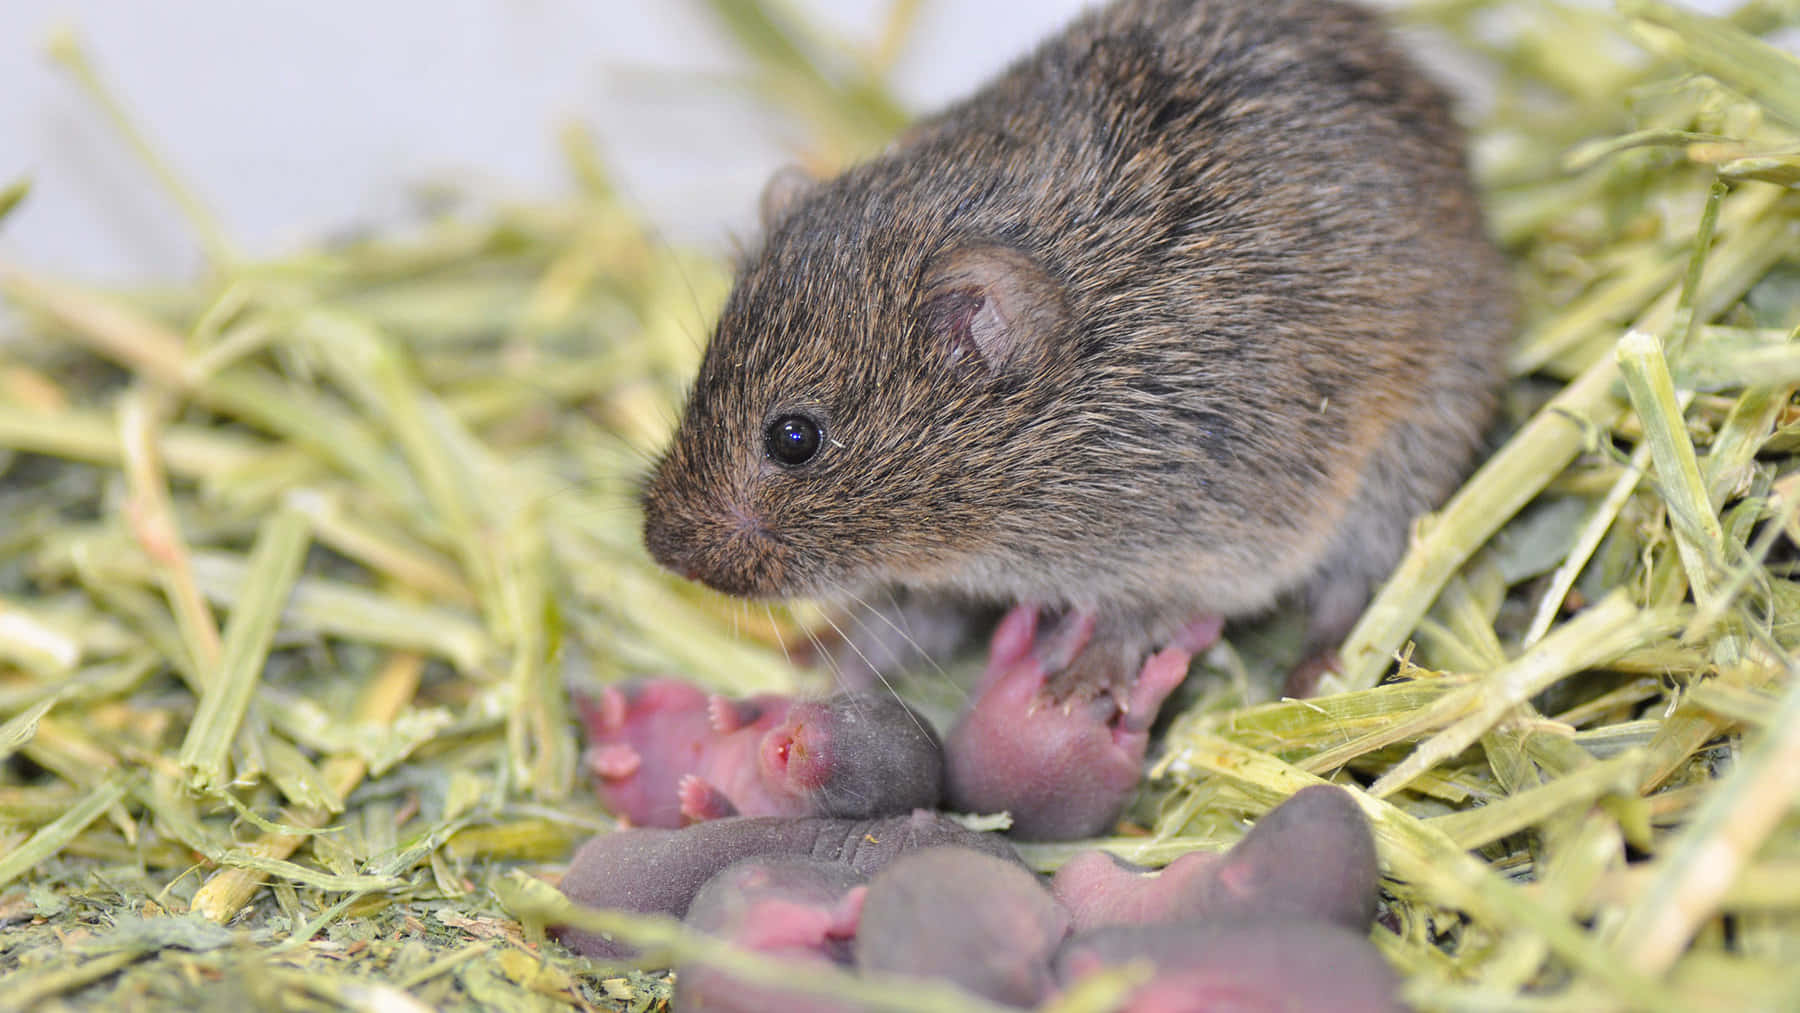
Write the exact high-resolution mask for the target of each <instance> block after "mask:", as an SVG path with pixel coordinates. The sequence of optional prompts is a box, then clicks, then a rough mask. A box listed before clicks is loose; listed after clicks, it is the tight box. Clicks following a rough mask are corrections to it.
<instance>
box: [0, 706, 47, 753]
mask: <svg viewBox="0 0 1800 1013" xmlns="http://www.w3.org/2000/svg"><path fill="white" fill-rule="evenodd" d="M59 702H61V696H60V695H57V696H49V697H45V698H44V699H42V700H39V701H38V702H37V703H35V704H33V705H31V706H30V707H27V708H25V709H24V710H22V711H20V712H19V713H17V714H14V715H13V716H12V717H11V718H10V719H8V720H7V722H6V723H5V724H3V725H0V763H5V762H6V760H7V758H8V757H10V756H12V754H14V753H16V752H18V751H19V747H20V746H23V745H24V744H25V743H27V742H30V741H31V738H32V736H34V735H36V734H37V729H38V722H39V721H42V720H43V719H44V715H46V714H48V713H50V708H52V707H55V706H56V705H57V704H58V703H59Z"/></svg>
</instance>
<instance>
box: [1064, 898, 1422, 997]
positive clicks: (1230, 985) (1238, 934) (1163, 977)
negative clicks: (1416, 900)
mask: <svg viewBox="0 0 1800 1013" xmlns="http://www.w3.org/2000/svg"><path fill="white" fill-rule="evenodd" d="M1136 960H1149V961H1150V962H1151V963H1152V964H1153V965H1154V966H1155V968H1156V972H1155V975H1154V977H1152V978H1151V980H1150V981H1149V982H1147V983H1146V984H1144V985H1143V986H1142V987H1140V988H1138V989H1137V990H1136V991H1134V992H1133V993H1132V994H1131V996H1130V998H1129V999H1127V1000H1126V1002H1125V1005H1124V1006H1122V1007H1120V1009H1119V1013H1217V1011H1220V1010H1256V1011H1263V1010H1268V1011H1276V1010H1332V1011H1334V1013H1398V1011H1403V1010H1405V1009H1406V1006H1405V1005H1404V1004H1403V1003H1402V1002H1401V1001H1400V979H1399V976H1398V975H1396V974H1395V973H1394V970H1393V968H1391V967H1389V966H1388V964H1387V962H1386V961H1385V960H1383V959H1382V957H1381V953H1380V951H1378V950H1376V949H1375V945H1374V944H1373V943H1371V942H1369V940H1368V939H1367V938H1365V937H1363V936H1361V935H1359V934H1357V933H1353V932H1349V931H1346V930H1345V929H1341V928H1339V927H1337V926H1335V925H1328V924H1325V923H1323V922H1314V921H1292V920H1288V919H1282V918H1259V919H1254V920H1251V921H1249V922H1241V923H1234V922H1227V921H1211V922H1199V923H1194V922H1181V923H1176V924H1172V925H1129V926H1126V925H1116V926H1112V927H1110V928H1104V929H1098V930H1095V931H1094V932H1090V933H1086V934H1084V935H1078V936H1074V937H1071V938H1070V939H1069V941H1068V942H1067V943H1065V944H1064V945H1063V948H1062V951H1061V952H1060V953H1058V954H1057V958H1056V973H1057V980H1058V981H1059V982H1060V983H1061V984H1062V985H1063V986H1065V987H1067V986H1069V985H1072V984H1074V983H1075V982H1077V981H1079V980H1081V978H1083V977H1084V976H1086V975H1089V974H1092V973H1094V972H1095V971H1097V970H1100V969H1101V968H1105V967H1118V966H1120V965H1122V964H1127V963H1131V962H1133V961H1136Z"/></svg>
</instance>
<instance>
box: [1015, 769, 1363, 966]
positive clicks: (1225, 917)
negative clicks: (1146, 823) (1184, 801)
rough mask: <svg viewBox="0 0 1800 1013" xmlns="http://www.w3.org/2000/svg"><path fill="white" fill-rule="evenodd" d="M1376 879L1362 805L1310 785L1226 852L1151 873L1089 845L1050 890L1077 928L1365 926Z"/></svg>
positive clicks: (1065, 867) (1189, 859)
mask: <svg viewBox="0 0 1800 1013" xmlns="http://www.w3.org/2000/svg"><path fill="white" fill-rule="evenodd" d="M1379 875H1380V872H1379V869H1378V868H1377V866H1376V861H1375V838H1374V836H1373V835H1372V834H1371V833H1370V832H1369V823H1368V820H1367V819H1366V818H1365V817H1364V816H1363V814H1362V810H1361V809H1360V808H1358V807H1357V805H1356V802H1355V801H1354V800H1352V799H1351V797H1350V794H1349V793H1348V792H1346V791H1344V790H1343V789H1342V788H1336V787H1332V786H1330V785H1313V786H1311V787H1308V788H1302V789H1301V790H1299V791H1297V792H1295V793H1294V794H1293V796H1292V797H1291V798H1289V799H1288V800H1287V801H1285V802H1283V803H1281V804H1280V805H1278V806H1276V807H1275V808H1274V809H1272V810H1270V811H1269V812H1268V813H1267V814H1266V815H1264V816H1263V818H1262V819H1260V820H1258V821H1257V823H1256V826H1254V827H1252V828H1251V829H1250V832H1249V833H1248V834H1246V835H1244V839H1243V840H1241V841H1239V842H1238V843H1237V844H1236V845H1235V846H1233V847H1232V848H1231V850H1230V851H1227V852H1225V853H1224V854H1222V855H1211V854H1206V853H1203V852H1193V853H1191V854H1187V855H1183V856H1181V857H1180V858H1177V859H1176V860H1175V861H1173V862H1170V863H1169V864H1168V866H1167V867H1165V868H1164V869H1162V870H1161V871H1160V872H1152V871H1150V870H1147V869H1142V868H1139V867H1137V866H1134V865H1131V864H1130V863H1128V862H1123V861H1120V860H1119V859H1117V858H1114V857H1113V856H1111V855H1109V854H1107V853H1105V852H1103V851H1089V852H1086V853H1084V854H1081V855H1077V856H1076V857H1075V858H1073V859H1071V860H1069V861H1068V862H1067V863H1066V864H1064V865H1063V867H1062V868H1061V869H1058V870H1057V872H1056V877H1055V878H1054V879H1053V880H1052V881H1051V884H1050V889H1051V891H1052V892H1053V893H1055V894H1056V897H1057V899H1058V900H1060V901H1062V902H1063V904H1064V905H1065V906H1067V907H1068V909H1069V912H1070V914H1071V915H1072V916H1073V918H1074V925H1075V931H1076V932H1085V931H1087V930H1089V929H1093V928H1097V927H1099V926H1102V925H1115V924H1139V925H1142V924H1154V923H1158V922H1170V921H1198V920H1207V921H1219V922H1225V923H1230V922H1234V921H1238V920H1242V919H1248V918H1262V917H1270V916H1282V917H1292V918H1301V919H1321V920H1324V921H1328V922H1331V923H1333V924H1336V925H1341V926H1343V927H1344V928H1346V929H1349V930H1351V931H1353V932H1367V931H1368V929H1369V925H1370V924H1371V923H1372V922H1373V921H1374V920H1375V899H1376V889H1377V885H1378V883H1377V881H1378V878H1379Z"/></svg>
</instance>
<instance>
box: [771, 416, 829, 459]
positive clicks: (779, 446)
mask: <svg viewBox="0 0 1800 1013" xmlns="http://www.w3.org/2000/svg"><path fill="white" fill-rule="evenodd" d="M824 442H825V436H824V434H823V433H822V432H820V430H819V424H818V423H817V422H815V421H814V420H813V419H812V417H811V416H809V415H783V416H781V417H780V418H777V419H776V420H775V421H773V422H771V423H769V428H768V429H767V430H766V431H765V432H764V433H763V449H765V450H767V451H768V452H769V456H770V457H771V458H774V459H775V462H776V463H777V464H784V465H786V466H788V467H790V468H797V467H799V466H800V465H802V464H805V463H806V462H808V461H810V460H812V459H813V458H814V457H815V456H817V455H818V453H819V447H821V446H822V445H824Z"/></svg>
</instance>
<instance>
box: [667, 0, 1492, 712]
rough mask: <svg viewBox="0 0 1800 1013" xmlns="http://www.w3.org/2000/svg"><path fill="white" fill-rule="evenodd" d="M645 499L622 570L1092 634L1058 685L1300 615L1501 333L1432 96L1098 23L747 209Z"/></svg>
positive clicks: (1259, 42) (1470, 213)
mask: <svg viewBox="0 0 1800 1013" xmlns="http://www.w3.org/2000/svg"><path fill="white" fill-rule="evenodd" d="M768 207H769V213H770V221H769V223H768V225H769V230H768V233H767V235H766V237H765V239H764V241H763V243H762V245H761V247H760V249H758V250H756V251H755V252H754V253H752V254H751V255H750V256H749V258H748V259H747V261H746V262H745V263H744V265H743V266H742V269H741V272H740V274H739V276H738V279H737V282H736V285H735V287H734V289H733V291H732V293H731V295H730V297H729V299H728V301H727V304H726V306H725V309H724V311H723V314H722V316H721V318H720V321H719V323H718V327H717V330H716V332H715V333H714V335H713V338H712V341H711V342H710V344H709V346H708V348H707V351H706V354H705V356H704V359H703V362H702V364H701V367H700V371H699V376H698V378H697V380H696V382H695V384H694V388H693V392H692V395H691V397H690V399H689V401H688V403H687V406H686V409H685V413H684V415H683V418H682V420H681V424H680V426H679V429H678V432H677V434H676V436H675V438H674V440H673V443H672V445H671V446H670V448H669V449H668V451H667V453H666V454H665V455H664V457H663V458H662V459H661V461H660V462H659V464H658V466H657V468H656V470H655V473H654V475H653V476H652V478H651V480H650V482H649V484H648V485H647V487H646V491H645V506H646V528H645V534H646V540H647V543H648V545H649V547H650V549H651V551H652V553H653V554H654V555H655V556H656V558H657V559H658V560H660V561H661V562H663V563H664V564H665V565H667V566H669V567H670V568H672V569H674V570H677V571H679V572H683V573H686V574H688V575H690V576H692V577H695V578H698V579H700V580H702V581H704V582H706V583H707V584H710V585H712V586H713V587H716V588H718V589H721V590H724V591H727V592H730V593H734V594H740V595H749V596H790V595H811V596H824V597H840V598H841V597H846V596H849V595H852V594H861V593H864V592H866V591H867V590H869V589H872V588H878V587H881V586H899V587H904V588H909V589H914V590H921V591H926V592H932V591H936V592H944V593H953V594H958V595H962V596H972V597H978V598H986V599H991V600H996V601H1000V602H1004V603H1015V602H1024V603H1031V604H1036V605H1041V606H1044V607H1048V608H1053V609H1067V610H1072V611H1076V612H1082V613H1092V614H1094V615H1096V616H1097V624H1096V628H1095V632H1094V636H1093V638H1092V640H1091V641H1090V643H1089V646H1088V648H1087V649H1086V650H1085V651H1083V652H1082V654H1081V655H1080V656H1078V657H1077V658H1076V659H1074V660H1073V661H1072V662H1071V664H1070V666H1069V668H1068V670H1067V671H1066V672H1065V673H1064V674H1063V675H1061V676H1059V677H1058V683H1057V687H1058V688H1060V689H1061V690H1064V691H1067V690H1069V689H1070V688H1074V687H1088V688H1103V687H1108V686H1116V685H1118V684H1120V683H1122V682H1123V681H1125V680H1126V679H1128V678H1129V677H1130V676H1131V675H1132V674H1133V673H1134V672H1135V671H1136V668H1137V664H1138V662H1140V661H1141V660H1142V659H1143V658H1144V657H1145V656H1146V655H1147V654H1148V653H1149V652H1150V651H1151V650H1153V649H1154V648H1155V647H1157V646H1159V645H1161V644H1164V643H1166V642H1168V641H1169V640H1170V639H1171V638H1172V637H1174V636H1176V635H1177V633H1178V631H1179V630H1180V629H1182V628H1183V627H1184V626H1186V625H1187V624H1189V623H1190V622H1192V621H1193V620H1195V619H1196V617H1199V616H1206V615H1224V616H1227V617H1230V616H1239V615H1245V614H1249V613H1254V612H1256V611H1259V610H1262V609H1264V608H1266V607H1268V606H1269V605H1270V604H1271V603H1273V602H1274V601H1275V600H1276V599H1277V598H1278V597H1280V596H1282V595H1286V594H1290V593H1297V594H1300V595H1303V596H1304V597H1305V599H1306V600H1307V603H1308V605H1309V607H1310V610H1311V622H1312V629H1313V638H1314V640H1315V641H1316V642H1317V645H1318V646H1323V645H1327V644H1329V643H1331V642H1332V641H1334V640H1335V639H1336V638H1337V637H1338V636H1340V635H1341V634H1342V633H1343V632H1344V631H1345V630H1346V629H1347V628H1348V625H1349V623H1350V622H1351V621H1353V620H1354V618H1355V615H1356V613H1357V612H1358V611H1359V610H1360V608H1361V606H1362V605H1363V603H1364V602H1366V600H1367V598H1368V595H1369V594H1370V591H1371V589H1372V587H1373V585H1374V583H1375V582H1377V581H1378V580H1380V579H1381V578H1382V577H1383V576H1384V575H1385V574H1386V572H1387V571H1388V569H1389V568H1390V567H1391V566H1392V565H1393V563H1394V562H1395V560H1396V559H1397V558H1398V556H1399V554H1400V552H1401V550H1402V549H1403V548H1404V545H1405V542H1406V538H1407V532H1408V527H1409V525H1410V523H1411V520H1412V518H1413V517H1415V516H1416V515H1417V514H1419V513H1420V512H1422V511H1424V510H1426V509H1429V508H1430V507H1432V506H1433V505H1435V504H1436V503H1437V502H1438V501H1439V500H1440V499H1441V498H1442V497H1443V496H1444V495H1445V494H1446V493H1447V492H1448V491H1449V490H1450V489H1451V488H1452V487H1453V485H1454V484H1455V482H1456V481H1457V480H1458V479H1459V477H1460V476H1461V474H1462V473H1463V471H1464V470H1465V469H1466V467H1467V464H1468V462H1469V459H1470V457H1471V454H1472V453H1473V451H1474V449H1475V447H1476V445H1477V443H1478V442H1479V439H1480V437H1481V434H1482V432H1483V430H1484V428H1485V427H1486V425H1487V424H1488V421H1489V419H1490V417H1491V414H1492V406H1493V402H1494V397H1493V388H1494V387H1495V385H1496V382H1497V380H1498V378H1499V376H1500V368H1501V367H1500V362H1501V355H1502V350H1503V346H1504V344H1505V339H1506V337H1507V335H1508V333H1509V330H1510V320H1509V315H1510V302H1509V298H1508V295H1507V285H1506V281H1505V275H1504V267H1503V264H1502V262H1501V260H1500V258H1499V256H1498V254H1497V253H1496V251H1495V250H1494V249H1493V247H1492V246H1491V244H1490V243H1489V242H1488V240H1487V239H1486V238H1485V237H1484V235H1483V229H1482V223H1481V219H1480V214H1479V211H1478V209H1477V206H1476V201H1475V198H1474V195H1473V192H1472V189H1471V186H1470V183H1469V181H1468V178H1467V174H1466V170H1465V167H1464V160H1463V152H1462V147H1461V141H1460V138H1459V134H1458V131H1457V129H1456V127H1455V126H1454V124H1453V122H1452V120H1451V117H1450V114H1449V111H1448V106H1447V103H1446V101H1445V98H1444V96H1443V95H1442V94H1441V92H1440V91H1439V90H1438V89H1437V88H1436V87H1435V86H1434V85H1432V84H1431V83H1430V82H1429V81H1428V80H1426V79H1425V78H1424V77H1423V76H1422V75H1421V74H1420V73H1419V72H1418V71H1417V70H1416V69H1414V68H1413V66H1412V65H1411V63H1410V62H1409V61H1408V60H1407V59H1406V58H1405V57H1404V56H1403V55H1402V54H1401V53H1400V52H1399V51H1398V50H1397V49H1396V47H1395V46H1394V45H1393V44H1392V43H1391V42H1390V41H1389V39H1388V38H1387V37H1386V35H1385V34H1384V32H1383V31H1382V29H1381V28H1380V26H1379V25H1378V23H1377V22H1376V20H1375V19H1374V18H1373V16H1372V15H1369V14H1368V13H1366V12H1363V11H1361V10H1358V9H1356V8H1352V7H1349V6H1345V5H1342V4H1338V3H1334V2H1326V0H1120V2H1115V3H1113V4H1111V5H1110V6H1107V7H1105V8H1102V9H1100V10H1098V11H1096V12H1093V13H1091V14H1089V15H1087V16H1085V17H1083V18H1081V19H1080V20H1078V21H1076V22H1075V23H1074V24H1073V25H1072V26H1071V27H1070V28H1069V29H1067V30H1066V31H1065V32H1064V33H1062V34H1061V35H1059V36H1057V37H1055V38H1052V39H1051V40H1049V41H1048V42H1046V43H1045V44H1044V45H1042V46H1041V47H1040V48H1039V49H1037V50H1036V51H1035V52H1034V53H1032V54H1030V55H1028V56H1026V57H1025V58H1024V59H1022V60H1021V61H1019V62H1018V63H1016V64H1014V65H1013V66H1012V67H1011V69H1009V70H1007V71H1006V72H1004V73H1003V74H1002V75H1000V76H999V77H998V78H997V79H996V80H995V81H993V82H992V83H991V84H990V85H988V86H987V87H986V88H985V89H983V90H982V91H980V92H979V93H977V94H976V95H974V96H973V97H971V98H969V99H968V100H966V101H964V102H962V103H960V104H957V105H954V106H952V107H950V108H949V109H947V110H945V111H943V112H942V113H940V114H938V115H936V116H935V117H932V118H930V119H927V120H925V121H923V122H921V123H920V124H918V125H917V126H916V127H915V128H914V129H913V130H911V131H909V133H908V134H907V136H906V137H904V138H903V139H902V140H901V141H899V142H896V144H895V145H893V146H892V147H891V148H890V149H889V150H888V151H886V152H885V153H883V154H881V155H880V156H878V157H876V158H874V159H872V160H870V161H868V162H865V163H863V164H861V165H858V166H855V167H853V168H851V169H850V170H848V171H847V172H845V173H843V174H842V175H840V176H838V177H836V178H833V179H829V180H825V181H821V182H818V183H816V184H813V185H810V186H790V187H786V188H783V190H782V191H780V192H776V194H775V197H774V199H772V200H771V201H769V202H768Z"/></svg>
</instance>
